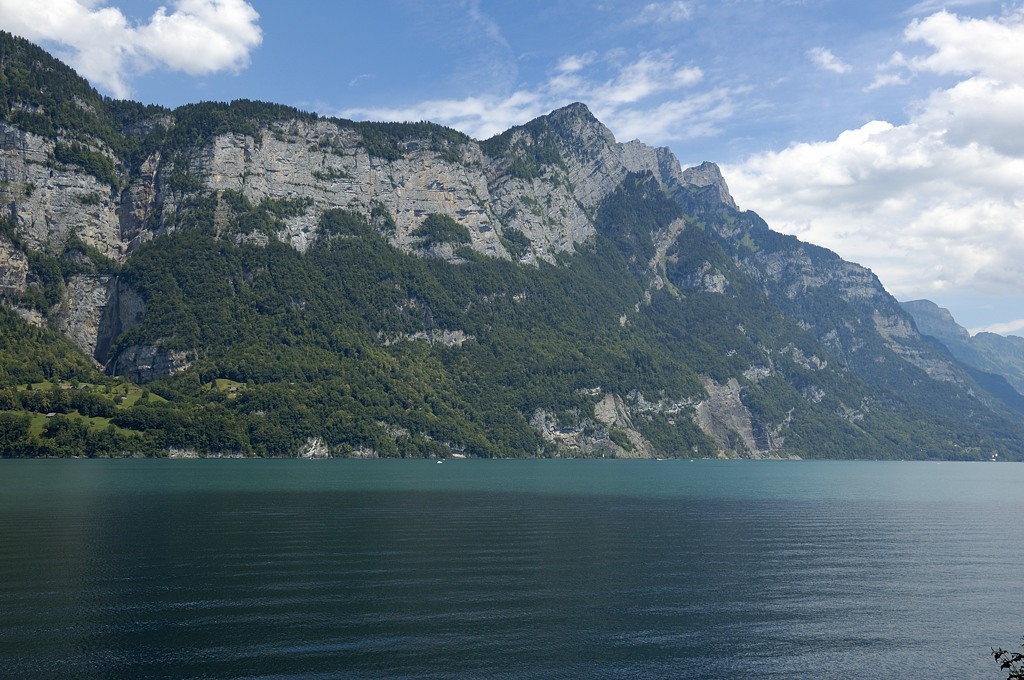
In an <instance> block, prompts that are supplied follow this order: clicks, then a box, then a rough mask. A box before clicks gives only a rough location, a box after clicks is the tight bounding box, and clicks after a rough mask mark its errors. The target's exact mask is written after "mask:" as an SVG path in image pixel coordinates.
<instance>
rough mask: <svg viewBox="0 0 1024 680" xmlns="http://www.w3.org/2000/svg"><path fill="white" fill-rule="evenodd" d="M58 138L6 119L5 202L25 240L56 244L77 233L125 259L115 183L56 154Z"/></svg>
mask: <svg viewBox="0 0 1024 680" xmlns="http://www.w3.org/2000/svg"><path fill="white" fill-rule="evenodd" d="M54 145H55V144H54V142H53V141H51V140H48V139H46V138H44V137H39V136H38V135H34V134H32V133H31V132H25V131H22V130H19V129H18V128H15V127H12V126H10V125H8V124H6V123H4V122H2V121H0V203H2V204H4V205H6V206H9V215H8V216H9V218H10V220H11V222H12V223H13V225H14V228H15V230H16V231H17V233H18V235H19V236H20V238H21V239H22V240H23V241H24V243H25V244H26V245H27V246H29V247H31V248H36V249H39V250H54V249H55V248H57V247H59V246H62V245H63V244H64V243H66V242H67V240H68V238H69V237H71V236H72V235H74V236H77V237H78V238H79V239H81V240H82V241H83V242H84V243H85V244H87V245H90V246H93V247H95V248H96V249H97V250H98V251H99V252H100V253H102V254H103V255H105V256H107V257H109V258H111V259H113V260H117V261H123V260H124V257H125V255H126V248H125V244H124V242H123V241H122V240H121V234H120V226H119V219H118V216H117V206H116V205H115V202H114V200H113V199H112V198H111V187H110V186H109V185H107V184H105V183H103V182H100V181H99V180H98V179H96V178H95V177H93V176H92V175H88V174H85V173H83V172H82V171H81V170H80V169H79V168H75V167H72V166H67V167H65V166H61V165H60V164H55V163H54V162H53V160H52V158H53V150H54Z"/></svg>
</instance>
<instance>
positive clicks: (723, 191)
mask: <svg viewBox="0 0 1024 680" xmlns="http://www.w3.org/2000/svg"><path fill="white" fill-rule="evenodd" d="M682 179H683V182H684V183H686V184H692V185H694V186H698V187H712V188H713V189H714V191H715V192H716V194H717V199H718V201H720V202H721V203H722V204H723V205H727V206H729V207H730V208H732V209H734V210H736V209H737V207H736V202H735V201H734V200H733V198H732V194H730V193H729V186H728V185H727V184H726V183H725V177H723V176H722V170H721V169H720V168H719V167H718V166H717V165H716V164H714V163H711V162H710V161H704V162H703V163H701V164H700V165H698V166H697V167H695V168H687V169H686V170H685V171H684V172H683V178H682Z"/></svg>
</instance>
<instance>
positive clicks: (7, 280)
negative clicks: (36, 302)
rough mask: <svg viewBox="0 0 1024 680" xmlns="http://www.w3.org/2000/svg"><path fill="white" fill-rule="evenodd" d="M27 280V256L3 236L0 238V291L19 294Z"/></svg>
mask: <svg viewBox="0 0 1024 680" xmlns="http://www.w3.org/2000/svg"><path fill="white" fill-rule="evenodd" d="M27 280H28V258H27V257H25V253H23V252H21V251H20V250H18V249H17V248H15V247H14V244H13V243H11V242H10V241H8V240H7V239H5V238H0V293H2V294H4V295H20V294H21V293H24V292H25V289H26V286H27Z"/></svg>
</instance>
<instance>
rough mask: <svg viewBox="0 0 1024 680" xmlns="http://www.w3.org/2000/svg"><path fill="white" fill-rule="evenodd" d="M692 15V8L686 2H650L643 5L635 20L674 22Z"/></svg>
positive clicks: (653, 22) (641, 21) (647, 22)
mask: <svg viewBox="0 0 1024 680" xmlns="http://www.w3.org/2000/svg"><path fill="white" fill-rule="evenodd" d="M692 15H693V10H692V9H691V8H690V5H689V3H686V2H681V1H679V0H676V2H652V3H650V4H647V5H644V7H643V9H642V10H640V14H639V16H637V18H636V21H637V23H641V24H661V23H666V22H669V23H675V22H679V21H686V20H687V19H689V18H690V17H691V16H692Z"/></svg>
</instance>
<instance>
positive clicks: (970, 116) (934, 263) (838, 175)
mask: <svg viewBox="0 0 1024 680" xmlns="http://www.w3.org/2000/svg"><path fill="white" fill-rule="evenodd" d="M905 36H906V39H907V40H908V41H910V42H913V43H923V44H924V45H925V46H926V47H927V53H925V54H923V55H921V56H918V57H915V58H907V59H903V58H902V57H900V58H899V59H894V61H893V62H892V63H893V64H894V65H897V66H898V65H899V64H906V65H907V66H908V67H909V68H911V69H912V70H914V71H918V72H929V73H931V74H936V75H940V76H941V75H950V74H952V75H955V76H956V77H958V78H959V80H958V81H956V82H953V83H951V84H949V85H948V86H946V87H945V88H944V89H938V90H935V91H934V92H933V93H932V94H931V95H930V96H928V97H927V98H926V99H925V100H923V101H921V102H918V103H917V105H916V106H915V108H914V110H913V111H911V112H910V114H909V119H908V120H907V121H906V122H905V123H902V124H891V123H887V122H882V121H873V122H869V123H867V124H865V125H863V126H862V127H860V128H858V129H854V130H848V131H846V132H843V133H842V134H840V135H839V136H838V137H836V139H834V140H831V141H822V142H815V143H803V144H793V145H791V146H790V147H789V148H787V149H784V150H782V151H779V152H768V153H761V154H757V155H754V156H752V157H750V158H749V159H747V160H746V161H745V162H743V163H741V164H737V165H734V166H731V167H726V168H725V172H726V177H727V180H728V181H729V185H730V188H731V189H732V191H733V194H734V196H735V197H736V200H737V201H738V202H739V203H740V204H741V205H743V206H744V207H747V208H752V209H754V210H755V211H757V212H758V213H760V214H761V215H762V216H763V217H764V218H765V219H766V220H767V221H768V223H769V224H770V225H771V226H772V227H773V228H775V229H778V230H780V231H785V232H788V233H792V234H795V235H797V236H799V237H800V238H802V239H804V240H806V241H810V242H812V243H816V244H819V245H823V246H826V247H828V248H831V249H833V250H835V251H836V252H838V253H839V254H840V255H841V256H843V257H845V258H847V259H850V260H853V261H856V262H860V263H861V264H864V265H866V266H869V267H871V268H872V269H873V270H874V271H875V273H876V274H878V275H879V277H880V278H881V280H882V282H883V284H885V286H886V287H887V288H888V289H889V290H890V291H891V292H893V293H894V294H895V295H896V296H897V297H901V298H904V299H908V298H917V297H929V296H930V295H931V296H941V293H942V292H943V291H954V290H956V291H959V292H960V293H963V294H972V293H973V294H978V295H981V294H985V295H1000V294H1006V293H1007V291H1013V292H1017V291H1021V290H1024V226H1022V225H1024V184H1022V183H1021V177H1024V49H1021V47H1020V46H1021V45H1024V21H1022V17H1021V14H1020V13H1017V12H1013V13H1009V14H1006V15H1004V16H1002V17H999V18H991V19H984V20H981V19H964V18H959V17H956V16H954V15H952V14H949V13H947V12H939V13H937V14H935V15H933V16H930V17H927V18H925V19H923V20H920V21H914V22H912V23H911V24H910V26H909V27H908V29H907V31H906V34H905ZM880 77H881V76H880ZM893 77H895V76H893ZM876 82H879V81H878V80H876Z"/></svg>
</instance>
